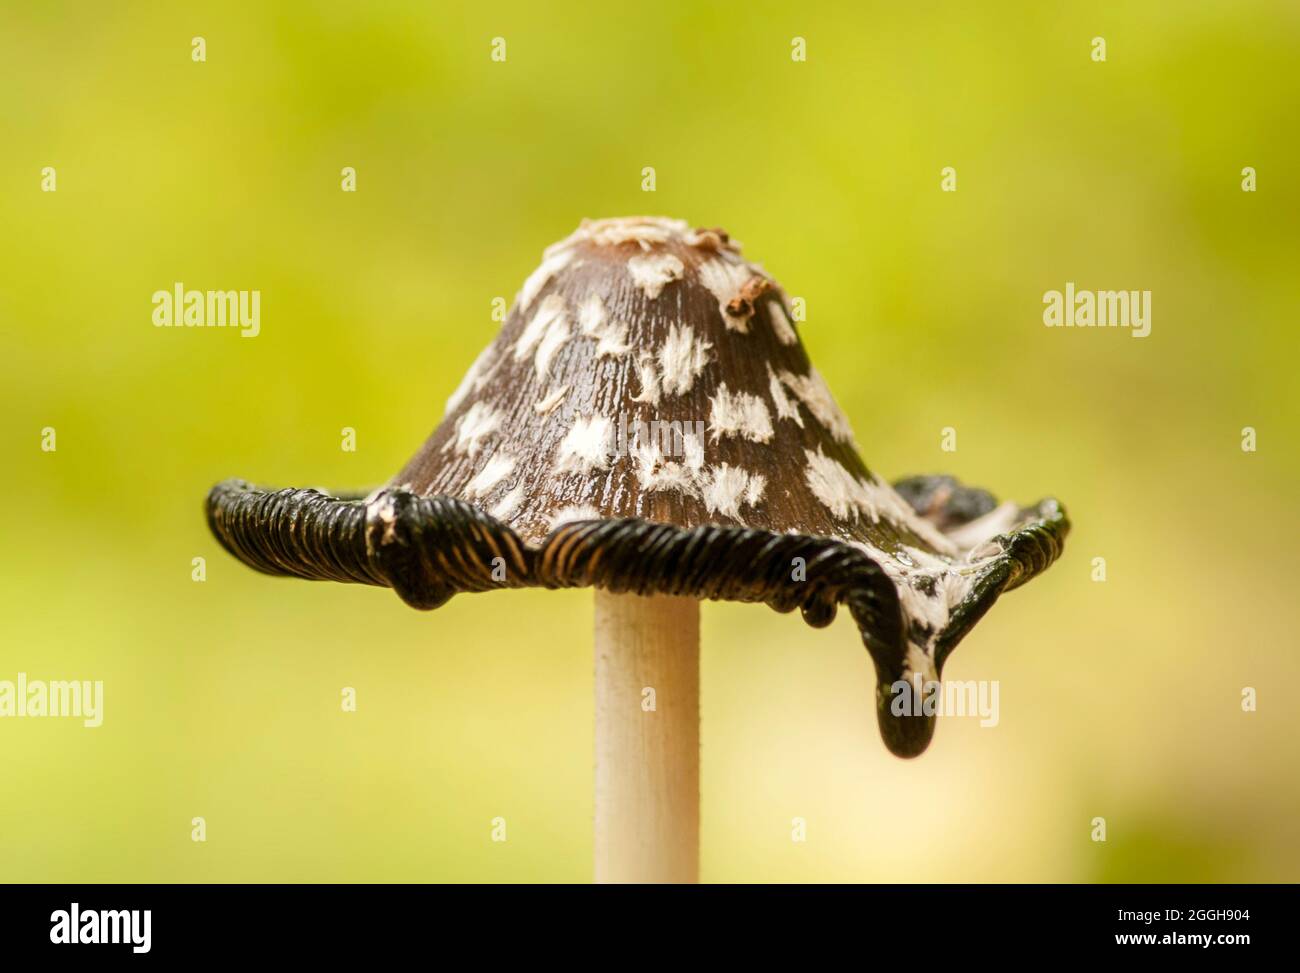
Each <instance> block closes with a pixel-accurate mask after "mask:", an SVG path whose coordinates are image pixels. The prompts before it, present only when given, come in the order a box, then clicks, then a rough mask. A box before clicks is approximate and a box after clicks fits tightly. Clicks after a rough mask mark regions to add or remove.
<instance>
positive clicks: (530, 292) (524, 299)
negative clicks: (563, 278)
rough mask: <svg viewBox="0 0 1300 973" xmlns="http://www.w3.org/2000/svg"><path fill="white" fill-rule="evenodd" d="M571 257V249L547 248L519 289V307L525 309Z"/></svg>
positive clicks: (566, 264) (567, 263) (565, 265)
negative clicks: (553, 249) (553, 250)
mask: <svg viewBox="0 0 1300 973" xmlns="http://www.w3.org/2000/svg"><path fill="white" fill-rule="evenodd" d="M572 259H573V252H572V251H571V250H556V251H555V252H551V250H549V249H548V250H547V251H546V254H545V255H544V256H543V258H542V262H541V264H540V265H539V266H538V268H537V269H536V270H534V271H533V272H532V273H531V274H529V275H528V279H527V280H525V281H524V286H523V287H522V288H521V289H520V291H519V309H520V310H521V311H527V310H528V308H529V306H530V305H531V304H532V303H533V300H534V298H536V297H537V295H538V293H539V292H540V291H541V289H542V288H543V287H545V286H546V285H547V283H549V282H550V279H551V278H552V277H554V276H555V275H556V274H558V273H559V272H560V271H561V270H563V269H564V268H565V267H567V266H568V265H569V261H571V260H572Z"/></svg>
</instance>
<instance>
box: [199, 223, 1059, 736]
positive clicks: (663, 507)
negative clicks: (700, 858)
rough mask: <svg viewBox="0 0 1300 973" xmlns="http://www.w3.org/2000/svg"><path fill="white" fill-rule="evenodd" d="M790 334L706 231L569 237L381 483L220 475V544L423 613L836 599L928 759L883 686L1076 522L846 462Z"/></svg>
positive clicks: (839, 420)
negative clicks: (535, 592)
mask: <svg viewBox="0 0 1300 973" xmlns="http://www.w3.org/2000/svg"><path fill="white" fill-rule="evenodd" d="M792 318H793V315H792V313H791V308H790V305H789V302H788V300H787V298H786V295H785V293H784V292H783V291H782V290H781V288H780V287H779V286H778V285H777V284H776V283H775V282H774V281H773V280H772V279H771V278H770V277H768V276H767V274H766V273H765V272H764V271H763V270H762V269H761V268H760V267H758V266H756V265H754V264H750V263H748V262H747V261H745V260H744V258H743V257H742V256H741V254H740V247H739V246H738V245H737V244H736V243H735V242H734V241H732V240H730V239H729V237H728V236H727V234H726V233H724V232H722V231H720V230H692V229H691V228H690V227H689V226H688V225H687V224H685V223H682V222H679V221H674V220H667V219H658V218H646V217H642V218H631V219H617V220H600V221H584V222H583V224H582V225H581V226H580V227H579V228H578V230H577V231H576V232H574V233H573V234H572V235H571V236H569V237H568V238H566V239H565V240H562V241H561V242H559V243H557V244H555V245H554V246H552V247H550V248H548V249H547V250H546V252H545V254H544V258H543V261H542V264H541V266H540V267H538V269H537V270H536V271H535V272H534V273H533V274H532V275H531V276H530V277H529V278H528V280H527V281H525V283H524V286H523V288H522V289H521V290H520V292H519V295H518V297H517V298H516V300H515V303H514V306H513V308H512V309H511V312H510V314H509V316H508V317H507V320H506V322H505V324H504V326H503V327H502V329H501V332H500V334H499V335H498V336H497V338H496V340H495V341H493V342H492V344H491V345H489V346H488V348H487V349H485V350H484V352H483V353H482V354H481V355H480V356H479V357H478V359H477V360H476V361H475V363H474V364H473V366H472V367H471V368H470V370H469V372H468V373H467V374H466V376H465V378H464V380H463V381H462V382H461V384H460V386H459V388H457V389H456V391H455V392H454V393H453V394H452V396H451V398H450V399H449V400H448V402H447V410H446V415H445V416H444V417H443V420H442V422H441V423H440V424H439V425H438V427H437V428H436V429H435V430H434V431H433V433H432V435H431V436H430V437H429V439H428V440H427V441H426V442H425V444H424V445H423V446H422V447H421V449H420V450H419V451H418V452H417V453H416V454H415V455H414V456H413V457H412V458H411V459H410V460H409V461H408V462H407V463H406V465H405V466H404V467H403V468H402V470H401V471H400V472H399V473H398V474H397V475H396V476H395V477H394V478H393V479H392V481H391V482H390V484H389V486H388V487H387V488H385V489H383V490H381V491H378V492H376V493H375V494H372V495H371V496H370V497H368V498H366V499H365V500H342V499H336V498H328V497H325V496H323V495H322V494H319V493H316V492H314V491H282V492H280V493H274V494H271V493H264V492H261V491H256V490H253V489H251V488H249V487H248V485H247V484H244V483H242V482H237V481H236V482H233V483H227V484H222V485H220V486H218V487H217V488H215V489H214V491H213V493H212V495H211V497H210V501H209V513H210V520H211V523H212V526H213V530H214V532H215V533H216V534H217V536H218V538H219V539H221V541H222V543H223V544H225V545H226V547H227V548H228V549H229V550H231V551H232V552H233V553H235V554H236V556H239V557H241V558H242V559H243V560H245V561H246V562H248V563H250V564H251V565H253V566H254V567H257V568H259V569H261V570H267V571H271V572H273V573H284V574H295V575H298V576H302V577H319V578H333V579H336V580H357V581H363V582H368V583H376V584H391V585H392V586H393V587H395V588H397V590H398V592H399V593H400V594H402V596H403V597H404V598H405V599H406V600H408V601H409V602H411V603H413V604H416V605H418V606H420V607H431V606H432V605H434V604H440V603H441V602H442V601H445V600H446V598H447V597H450V595H451V594H453V593H455V592H456V591H462V590H484V589H486V588H492V587H509V586H518V585H523V584H540V585H544V586H551V587H557V586H571V585H582V584H595V585H598V586H601V587H608V588H612V589H614V590H632V591H638V592H642V593H651V592H656V591H661V592H667V593H674V594H683V593H689V594H694V595H696V596H697V597H714V598H718V597H721V598H738V599H740V600H747V601H765V602H767V603H768V604H771V605H773V607H776V608H778V609H781V610H789V609H790V608H793V607H796V606H798V607H801V608H802V609H803V611H804V614H805V617H807V618H808V619H809V621H811V622H813V623H814V624H825V623H827V622H829V621H830V619H831V617H833V615H834V609H835V605H836V604H837V603H841V602H843V603H847V604H848V605H849V607H850V609H851V611H852V612H853V614H854V617H855V619H856V620H857V622H858V625H859V628H860V629H861V630H862V634H863V638H864V641H865V642H866V644H867V647H868V649H869V650H870V651H871V653H872V657H873V659H874V661H875V663H876V670H877V677H878V680H879V683H880V685H879V689H878V692H877V709H878V712H879V713H880V716H881V727H882V730H883V731H884V733H885V738H886V741H887V743H889V745H890V748H891V749H892V750H894V751H895V752H896V753H900V754H904V755H910V754H912V753H918V752H920V750H922V749H924V747H925V745H926V743H927V742H928V740H929V738H930V735H931V733H932V732H933V720H932V719H931V718H927V717H920V716H918V717H915V718H909V717H899V716H897V715H896V714H891V713H889V705H888V704H889V702H890V697H891V695H892V690H891V687H892V686H893V685H894V684H895V683H896V682H897V681H898V680H900V679H902V680H908V681H913V680H914V679H915V678H916V677H920V678H921V679H923V680H936V679H937V678H938V672H939V669H940V667H941V666H942V663H943V660H944V658H946V655H947V653H948V652H950V651H951V649H952V647H953V646H955V644H956V642H957V640H959V639H960V637H961V636H962V635H963V634H964V633H965V631H966V630H967V629H968V628H969V627H970V625H972V624H973V623H974V621H975V620H977V619H978V618H979V617H980V616H981V615H982V614H983V612H984V611H986V610H987V609H988V607H989V606H990V605H991V604H992V602H993V600H994V599H996V597H997V595H998V593H1000V592H1001V591H1002V590H1005V589H1006V588H1009V587H1013V586H1015V585H1016V584H1019V583H1021V582H1023V581H1024V580H1027V578H1028V577H1029V576H1030V575H1032V574H1033V573H1036V572H1037V571H1040V570H1042V569H1043V568H1045V567H1046V566H1047V565H1048V564H1049V563H1050V562H1051V561H1052V560H1053V559H1054V558H1055V557H1056V556H1057V554H1058V553H1059V550H1060V545H1061V542H1062V541H1063V539H1064V536H1065V533H1066V530H1067V529H1068V524H1067V522H1066V520H1065V517H1064V513H1063V511H1062V510H1061V509H1060V506H1059V504H1056V503H1055V501H1051V500H1048V501H1043V502H1042V503H1040V504H1038V505H1036V506H1034V507H1032V508H1028V509H1022V508H1020V507H1018V506H1016V505H1014V504H1003V505H1001V506H996V505H995V504H994V503H993V501H992V498H991V497H990V496H989V495H988V494H985V493H983V492H982V491H970V490H965V489H963V488H961V487H960V486H959V485H957V484H956V483H955V482H954V481H951V480H949V479H947V478H928V479H922V480H916V481H910V482H908V483H907V484H905V485H901V489H902V490H903V493H904V494H905V495H906V499H905V498H904V495H900V492H899V491H897V490H895V489H894V488H893V487H891V486H890V485H889V484H888V483H886V482H885V481H884V480H882V479H881V478H880V477H879V476H877V475H876V474H874V473H873V472H871V470H869V469H868V468H867V466H866V464H865V463H864V462H863V461H862V459H861V457H860V456H859V455H858V452H857V447H856V445H855V443H854V440H853V434H852V431H851V429H850V426H849V423H848V420H847V419H846V418H845V417H844V415H843V413H841V412H840V410H839V408H838V406H837V405H836V404H835V401H834V399H833V398H832V396H831V394H830V391H829V389H828V388H827V387H826V383H825V382H824V381H823V380H822V377H821V376H820V374H818V372H817V370H816V369H815V368H813V367H812V365H811V363H810V362H809V360H808V356H807V354H806V353H805V351H804V348H803V345H802V344H801V342H800V341H799V337H798V333H797V331H796V328H795V325H794V322H793V320H792ZM489 565H495V566H496V567H497V568H498V570H496V571H491V570H489V569H488V566H489ZM502 567H504V571H503V570H500V568H502Z"/></svg>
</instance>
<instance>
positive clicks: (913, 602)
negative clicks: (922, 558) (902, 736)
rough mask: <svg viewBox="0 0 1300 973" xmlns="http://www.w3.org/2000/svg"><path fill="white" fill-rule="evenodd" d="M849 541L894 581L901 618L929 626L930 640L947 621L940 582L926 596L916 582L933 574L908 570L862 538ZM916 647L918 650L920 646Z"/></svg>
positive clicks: (945, 605) (921, 581)
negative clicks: (933, 591)
mask: <svg viewBox="0 0 1300 973" xmlns="http://www.w3.org/2000/svg"><path fill="white" fill-rule="evenodd" d="M850 543H852V544H853V546H854V547H857V548H859V549H860V550H862V551H864V552H865V553H866V554H867V555H868V556H870V558H871V559H872V560H873V561H875V562H876V564H877V565H878V566H879V567H880V569H881V570H882V571H884V572H885V574H886V575H887V576H888V577H889V580H890V581H892V582H893V583H894V590H895V591H897V592H898V604H899V607H900V608H902V610H903V617H904V618H905V619H906V620H907V622H908V623H909V627H910V626H911V623H913V622H916V623H918V624H919V625H921V626H923V627H927V628H929V629H930V630H931V640H933V636H934V635H937V634H938V633H939V632H940V631H942V630H943V628H944V626H945V625H947V624H948V600H947V598H946V597H945V596H944V594H943V592H942V591H941V590H940V589H939V588H938V585H939V584H940V582H939V581H937V580H936V581H935V585H936V589H935V594H934V595H927V594H926V593H925V592H924V591H922V590H921V589H920V588H918V587H917V584H918V583H922V584H923V583H925V581H926V579H929V578H932V577H933V575H931V574H929V573H927V572H924V571H920V572H915V571H911V570H909V569H908V568H907V567H905V566H903V565H902V564H901V563H900V562H899V561H897V560H896V559H894V558H892V557H890V556H889V555H888V554H886V553H884V552H883V551H881V550H880V549H879V548H877V547H874V546H872V545H870V544H865V543H863V542H861V541H852V542H850ZM909 641H910V640H909ZM917 650H918V651H921V649H920V647H919V646H918V647H917ZM916 671H924V670H916Z"/></svg>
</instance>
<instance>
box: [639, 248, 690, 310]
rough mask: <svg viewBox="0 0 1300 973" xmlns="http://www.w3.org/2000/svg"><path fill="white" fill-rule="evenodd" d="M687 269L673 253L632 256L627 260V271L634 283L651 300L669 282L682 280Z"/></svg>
mask: <svg viewBox="0 0 1300 973" xmlns="http://www.w3.org/2000/svg"><path fill="white" fill-rule="evenodd" d="M685 269H686V268H685V267H684V266H682V262H681V261H680V260H678V259H677V258H676V257H675V256H673V255H672V254H671V253H655V254H649V255H646V256H638V257H632V258H631V259H630V260H628V262H627V272H628V274H630V275H631V277H632V281H633V283H635V284H636V285H637V286H638V287H640V288H641V290H642V291H644V292H645V296H646V297H648V298H650V299H651V300H654V299H655V298H656V297H658V296H659V294H660V292H661V291H663V289H664V287H665V286H666V285H667V284H669V283H671V282H672V281H675V280H681V279H682V272H683V271H684V270H685Z"/></svg>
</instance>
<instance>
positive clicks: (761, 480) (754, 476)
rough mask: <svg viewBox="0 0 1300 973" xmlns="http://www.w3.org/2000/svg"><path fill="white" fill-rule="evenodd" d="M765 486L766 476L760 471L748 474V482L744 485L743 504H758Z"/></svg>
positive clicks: (753, 505)
mask: <svg viewBox="0 0 1300 973" xmlns="http://www.w3.org/2000/svg"><path fill="white" fill-rule="evenodd" d="M766 486H767V477H765V476H763V475H762V474H761V473H751V474H749V484H748V485H747V486H746V487H745V501H744V502H745V505H746V506H749V507H756V506H758V502H759V501H760V500H762V499H763V490H764V488H765V487H766Z"/></svg>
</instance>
